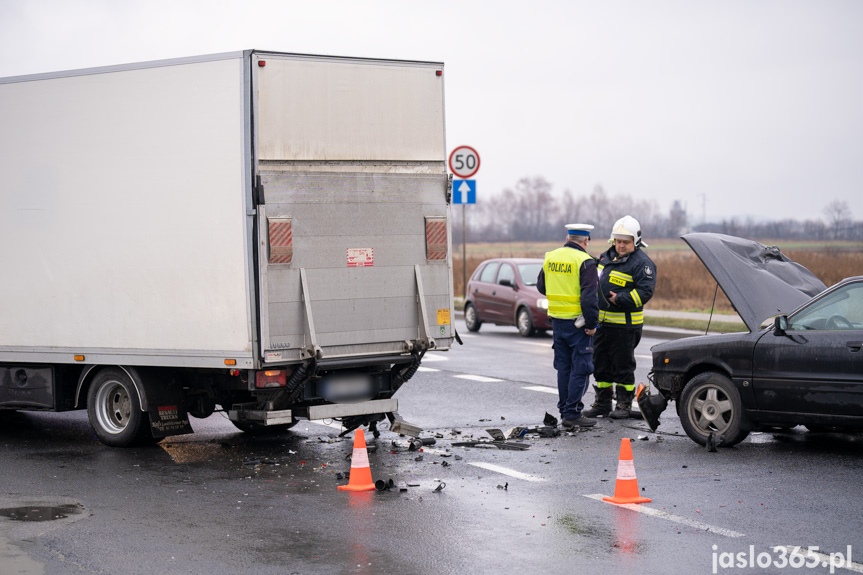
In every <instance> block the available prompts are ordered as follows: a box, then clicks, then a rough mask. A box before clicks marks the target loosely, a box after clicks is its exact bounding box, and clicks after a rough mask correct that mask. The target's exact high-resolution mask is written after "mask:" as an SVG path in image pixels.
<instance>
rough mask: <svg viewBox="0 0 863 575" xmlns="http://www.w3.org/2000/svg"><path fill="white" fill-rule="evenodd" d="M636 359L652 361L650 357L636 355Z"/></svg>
mask: <svg viewBox="0 0 863 575" xmlns="http://www.w3.org/2000/svg"><path fill="white" fill-rule="evenodd" d="M635 358H636V359H653V356H652V355H636V356H635Z"/></svg>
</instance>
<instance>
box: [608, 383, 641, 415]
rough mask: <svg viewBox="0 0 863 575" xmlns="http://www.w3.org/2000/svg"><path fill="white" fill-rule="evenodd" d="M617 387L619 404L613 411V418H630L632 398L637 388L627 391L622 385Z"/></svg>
mask: <svg viewBox="0 0 863 575" xmlns="http://www.w3.org/2000/svg"><path fill="white" fill-rule="evenodd" d="M615 387H616V388H617V389H616V390H615V391H616V392H617V406H616V407H615V408H614V411H612V412H611V414H610V415H609V417H610V418H611V419H629V410H630V409H632V398H633V397H634V396H635V390H632V391H627V390H626V389H625V388H624V387H623V386H622V385H617V386H615Z"/></svg>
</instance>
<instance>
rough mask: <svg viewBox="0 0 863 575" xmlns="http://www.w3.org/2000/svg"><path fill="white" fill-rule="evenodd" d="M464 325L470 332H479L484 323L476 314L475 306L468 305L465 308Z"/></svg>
mask: <svg viewBox="0 0 863 575" xmlns="http://www.w3.org/2000/svg"><path fill="white" fill-rule="evenodd" d="M464 323H465V325H466V326H467V330H468V331H479V328H480V326H481V325H482V322H481V321H480V320H479V314H478V313H476V307H474V306H473V304H467V306H466V307H465V308H464Z"/></svg>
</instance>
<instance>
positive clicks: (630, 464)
mask: <svg viewBox="0 0 863 575" xmlns="http://www.w3.org/2000/svg"><path fill="white" fill-rule="evenodd" d="M617 479H618V481H620V480H624V481H626V480H629V479H636V480H637V478H636V477H635V462H634V461H633V460H631V459H621V460H619V461H618V462H617Z"/></svg>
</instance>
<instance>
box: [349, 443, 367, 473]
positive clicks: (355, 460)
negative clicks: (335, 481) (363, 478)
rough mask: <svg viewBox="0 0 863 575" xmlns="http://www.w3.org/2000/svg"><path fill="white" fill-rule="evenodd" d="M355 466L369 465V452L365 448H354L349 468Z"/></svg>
mask: <svg viewBox="0 0 863 575" xmlns="http://www.w3.org/2000/svg"><path fill="white" fill-rule="evenodd" d="M355 467H370V466H369V452H368V451H367V450H366V449H357V448H354V453H353V455H351V469H353V468H355Z"/></svg>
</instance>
